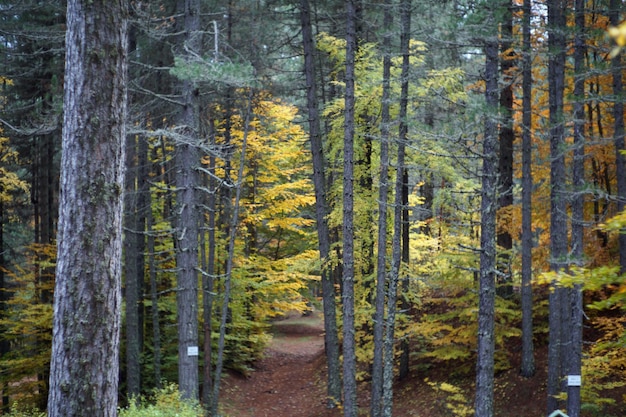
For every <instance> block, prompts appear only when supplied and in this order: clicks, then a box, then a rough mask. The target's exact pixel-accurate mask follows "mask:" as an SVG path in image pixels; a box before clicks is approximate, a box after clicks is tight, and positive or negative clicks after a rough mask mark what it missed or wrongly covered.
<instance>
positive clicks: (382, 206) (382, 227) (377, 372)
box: [370, 0, 402, 417]
mask: <svg viewBox="0 0 626 417" xmlns="http://www.w3.org/2000/svg"><path fill="white" fill-rule="evenodd" d="M383 7H384V20H383V30H384V33H383V45H382V48H383V78H382V81H383V91H382V103H381V117H380V178H379V184H380V185H379V188H378V242H377V246H378V254H377V265H376V299H375V313H374V362H373V364H372V385H371V386H372V397H371V399H370V401H371V404H370V409H371V412H370V413H371V416H372V417H379V416H380V415H381V413H382V395H383V354H384V349H383V336H384V332H385V293H386V292H387V291H386V285H387V198H388V195H389V163H390V162H389V125H390V123H391V116H390V114H389V104H390V103H389V102H390V100H391V94H390V90H391V88H390V84H391V83H390V78H391V36H392V32H391V30H392V28H391V25H392V23H393V15H392V4H391V1H390V0H386V1H385V4H384V6H383ZM399 178H400V181H402V176H401V175H399ZM400 208H401V206H400ZM399 237H400V234H399V233H398V234H397V238H398V239H399ZM398 259H400V258H399V251H398ZM396 281H397V279H396ZM395 299H396V296H395V294H394V296H393V301H392V300H389V302H390V303H391V302H394V304H395ZM387 326H389V324H388V323H387ZM392 339H393V337H392ZM390 348H392V349H393V343H392V345H391V346H390ZM392 370H393V367H392ZM391 378H392V380H393V372H392V374H391Z"/></svg>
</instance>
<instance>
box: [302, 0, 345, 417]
mask: <svg viewBox="0 0 626 417" xmlns="http://www.w3.org/2000/svg"><path fill="white" fill-rule="evenodd" d="M300 19H301V25H302V45H303V49H304V72H305V76H306V89H307V109H308V113H309V140H310V142H311V155H312V159H313V186H314V188H315V218H316V221H317V237H318V245H319V251H320V258H321V260H322V265H323V268H322V298H323V310H324V346H325V351H326V365H327V368H328V379H327V389H326V391H327V396H328V406H329V407H330V408H332V407H336V406H337V405H338V404H340V403H341V365H340V362H339V337H338V334H337V317H336V316H337V315H336V310H335V308H336V307H335V304H336V303H335V285H334V280H333V275H332V273H331V272H332V271H331V270H330V268H331V267H330V265H328V260H329V255H330V232H329V230H328V221H327V220H326V214H327V204H326V190H325V189H326V186H325V172H324V171H325V169H324V155H323V153H322V152H323V144H322V135H321V128H320V120H319V109H318V100H317V95H316V94H317V88H316V85H315V59H314V54H313V53H314V44H313V31H312V28H311V13H310V5H309V1H308V0H301V2H300Z"/></svg>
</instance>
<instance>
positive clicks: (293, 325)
mask: <svg viewBox="0 0 626 417" xmlns="http://www.w3.org/2000/svg"><path fill="white" fill-rule="evenodd" d="M323 331H324V328H323V325H322V322H321V319H320V317H319V316H318V315H316V314H313V315H311V316H307V317H302V316H300V315H299V314H291V315H290V316H289V317H288V318H287V319H285V320H280V321H277V322H276V323H274V325H273V334H274V338H273V340H272V342H271V344H270V346H269V347H268V349H267V351H266V354H265V357H264V358H263V359H262V360H261V361H259V363H257V364H256V366H255V372H253V373H252V374H251V375H250V376H249V377H248V378H246V377H243V376H233V375H231V376H228V377H227V378H225V380H224V384H223V391H222V398H221V404H222V408H223V415H224V416H229V417H327V416H328V417H330V416H335V415H339V414H337V410H335V412H334V413H333V411H332V410H328V409H326V407H325V406H324V400H325V388H324V387H325V384H324V381H322V380H320V372H319V371H320V368H323V367H324V366H325V363H324V357H323V353H324V338H323Z"/></svg>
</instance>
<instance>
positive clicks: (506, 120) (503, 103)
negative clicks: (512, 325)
mask: <svg viewBox="0 0 626 417" xmlns="http://www.w3.org/2000/svg"><path fill="white" fill-rule="evenodd" d="M503 8H506V9H505V10H506V14H505V17H504V19H503V22H502V25H501V26H502V29H501V35H500V72H501V74H502V80H503V82H504V86H503V87H502V89H501V90H500V113H501V116H500V131H499V139H500V147H499V153H498V155H499V160H498V166H499V173H498V178H499V184H498V208H499V209H509V208H510V207H511V206H512V205H513V140H514V139H515V133H514V131H513V83H514V80H515V77H514V74H512V71H513V69H514V67H515V61H514V59H513V56H514V55H515V53H514V52H513V51H512V49H511V48H512V46H513V12H512V8H513V0H507V1H506V2H505V4H504V5H503ZM505 219H507V220H501V221H500V225H501V226H505V225H504V223H507V224H508V223H510V220H508V218H505ZM505 227H506V226H505ZM497 243H498V246H499V248H500V250H501V251H502V253H500V255H499V257H498V264H499V265H498V271H499V274H500V276H501V277H502V278H501V279H499V280H498V281H499V283H500V285H499V286H498V288H497V289H496V291H497V292H498V295H500V296H501V297H505V298H508V297H510V296H511V295H512V294H513V284H512V282H511V280H512V276H511V267H510V264H511V250H512V249H513V238H512V236H511V233H510V232H509V231H508V230H500V231H498V235H497Z"/></svg>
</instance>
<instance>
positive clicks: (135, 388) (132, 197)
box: [124, 135, 143, 398]
mask: <svg viewBox="0 0 626 417" xmlns="http://www.w3.org/2000/svg"><path fill="white" fill-rule="evenodd" d="M138 179H139V178H138V164H137V138H136V136H135V135H129V136H128V138H127V140H126V192H125V194H124V279H125V291H124V296H125V299H126V317H125V322H126V391H127V394H128V397H129V398H132V397H137V396H138V395H139V393H140V389H141V366H140V359H139V358H140V353H141V352H140V334H139V328H140V322H139V298H140V293H141V291H142V284H143V265H139V262H137V258H138V257H140V256H141V253H142V252H143V251H142V250H141V251H140V248H139V240H140V239H141V238H143V235H139V232H140V230H139V219H138V216H137V206H138V201H137V200H138V189H137V181H138ZM139 274H141V276H139Z"/></svg>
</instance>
